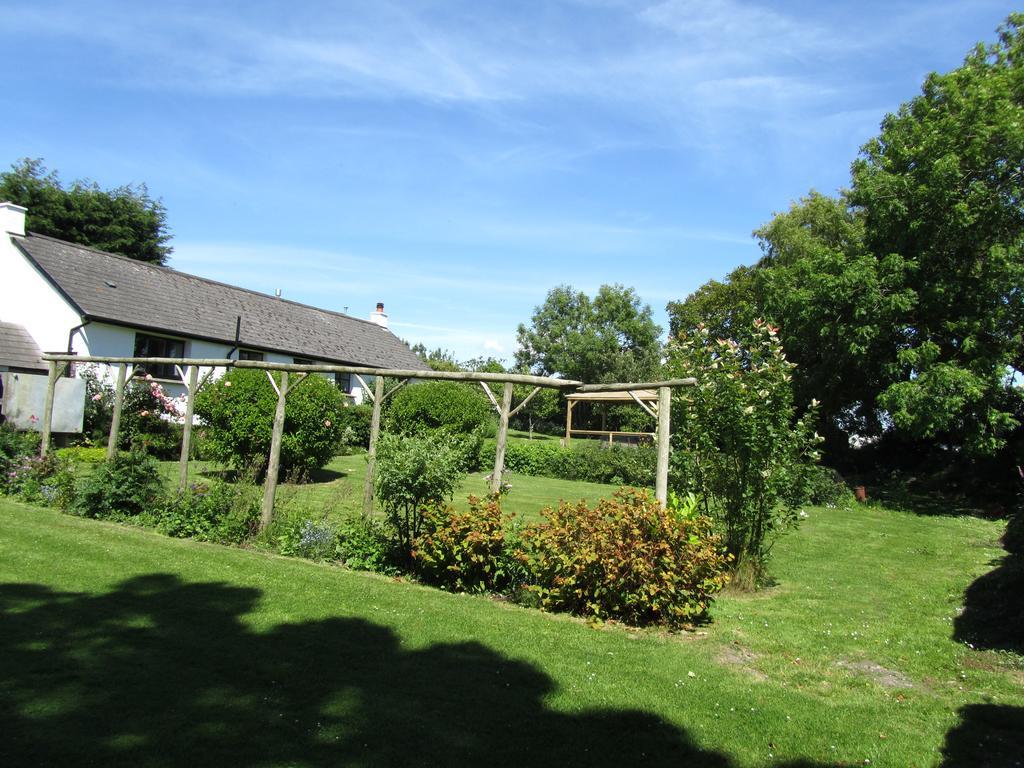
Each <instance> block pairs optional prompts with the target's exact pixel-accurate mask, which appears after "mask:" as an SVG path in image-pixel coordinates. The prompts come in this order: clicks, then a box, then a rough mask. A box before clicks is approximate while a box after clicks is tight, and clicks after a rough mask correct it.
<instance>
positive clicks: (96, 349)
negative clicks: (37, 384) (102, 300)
mask: <svg viewBox="0 0 1024 768" xmlns="http://www.w3.org/2000/svg"><path fill="white" fill-rule="evenodd" d="M76 319H77V318H76ZM136 333H137V331H136V329H134V328H125V327H123V326H118V325H110V324H109V323H99V322H92V323H89V324H88V325H86V326H84V327H83V328H82V329H81V330H80V331H79V332H78V333H76V334H75V339H74V343H73V351H74V352H75V353H76V354H78V355H82V356H85V355H92V356H93V357H131V356H132V355H134V354H135V334H136ZM142 333H147V334H149V335H153V336H167V337H168V338H176V339H181V340H183V341H184V342H185V357H192V358H197V359H227V357H228V354H229V353H231V352H232V351H233V350H234V349H235V347H234V345H233V344H230V345H229V344H224V343H218V342H213V341H205V340H202V339H189V338H188V337H186V336H175V335H174V334H166V333H156V332H151V331H142ZM66 335H67V334H66V333H65V337H66ZM232 357H235V358H237V355H232ZM264 360H265V361H266V362H268V363H292V362H294V361H295V358H294V356H293V355H284V354H280V353H277V352H267V353H265V356H264ZM314 362H323V363H324V364H329V363H328V361H319V360H317V361H314ZM100 368H101V370H102V374H103V376H104V377H105V378H106V379H107V380H108V381H110V382H113V381H115V380H116V378H117V369H116V368H114V367H112V366H101V367H100ZM208 370H209V369H208V368H201V369H200V371H199V377H200V379H202V378H203V377H204V376H206V374H207V372H208ZM223 374H224V369H223V368H218V369H217V370H216V371H215V372H214V376H215V377H216V376H222V375H223ZM364 378H365V377H364ZM158 381H159V382H160V384H161V386H162V387H163V388H164V391H165V392H167V394H169V395H170V396H171V397H178V396H179V395H182V394H184V393H185V386H184V384H183V383H182V382H180V381H178V380H173V379H159V380H158ZM367 381H368V383H370V384H371V386H372V381H373V378H372V377H370V378H369V379H367ZM352 394H353V401H354V402H355V403H357V404H358V403H361V402H362V401H363V391H362V389H361V388H359V387H358V385H357V386H356V387H355V388H354V389H353V392H352Z"/></svg>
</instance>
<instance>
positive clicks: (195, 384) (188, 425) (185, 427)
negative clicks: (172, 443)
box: [178, 365, 199, 493]
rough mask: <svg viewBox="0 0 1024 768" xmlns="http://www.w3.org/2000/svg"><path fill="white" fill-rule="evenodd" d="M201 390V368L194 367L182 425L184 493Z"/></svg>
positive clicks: (180, 479)
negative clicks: (198, 395)
mask: <svg viewBox="0 0 1024 768" xmlns="http://www.w3.org/2000/svg"><path fill="white" fill-rule="evenodd" d="M198 388H199V366H198V365H193V366H192V367H191V368H189V371H188V384H186V385H185V393H186V394H187V395H188V401H187V402H186V404H185V423H184V424H182V425H181V459H180V460H179V462H178V490H179V491H181V492H182V493H184V492H185V489H186V488H188V460H189V454H190V453H191V452H192V451H191V449H192V416H193V414H194V413H195V402H196V390H197V389H198Z"/></svg>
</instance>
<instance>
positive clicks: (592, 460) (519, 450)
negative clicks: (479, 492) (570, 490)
mask: <svg viewBox="0 0 1024 768" xmlns="http://www.w3.org/2000/svg"><path fill="white" fill-rule="evenodd" d="M494 451H495V445H494V443H493V442H488V443H487V444H486V445H485V446H484V449H483V451H482V453H481V456H480V461H481V464H482V465H483V466H485V467H491V466H494ZM657 465H658V453H657V451H656V450H655V449H654V448H651V447H647V446H638V447H626V446H619V445H613V446H603V445H587V444H585V443H583V444H581V443H578V442H577V443H576V444H574V445H572V446H571V447H569V448H564V447H562V446H561V445H559V444H558V443H556V442H554V441H550V440H542V441H537V442H529V443H524V442H516V441H512V442H509V443H508V445H507V447H506V449H505V469H506V471H508V472H517V473H519V474H521V475H535V476H541V477H557V478H560V479H562V480H583V481H586V482H590V483H607V484H610V485H632V486H638V487H647V486H651V485H653V484H654V473H655V470H656V469H657Z"/></svg>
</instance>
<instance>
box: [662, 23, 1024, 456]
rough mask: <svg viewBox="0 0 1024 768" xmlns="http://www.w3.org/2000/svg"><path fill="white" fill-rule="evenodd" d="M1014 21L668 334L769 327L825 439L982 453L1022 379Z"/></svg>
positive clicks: (1015, 422) (1019, 108)
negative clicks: (890, 436)
mask: <svg viewBox="0 0 1024 768" xmlns="http://www.w3.org/2000/svg"><path fill="white" fill-rule="evenodd" d="M1022 24H1024V16H1021V15H1013V16H1011V17H1010V18H1009V19H1008V21H1007V23H1006V24H1005V25H1004V26H1003V27H1002V28H1001V29H1000V33H999V41H998V42H997V43H996V44H994V45H991V46H981V45H979V46H978V47H977V48H975V49H974V50H973V51H972V52H971V53H970V54H969V55H968V56H967V58H966V60H965V62H964V64H963V66H962V67H960V68H958V69H956V70H954V71H952V72H950V73H948V74H943V75H940V74H932V75H930V76H929V77H928V78H927V80H926V81H925V84H924V86H923V88H922V93H921V94H920V95H919V96H917V97H916V98H914V99H912V100H911V101H909V102H908V103H906V104H904V105H903V106H902V107H901V108H900V109H899V110H898V111H897V112H896V113H895V114H892V115H889V116H887V117H886V118H885V120H884V121H883V122H882V126H881V132H880V134H879V136H878V137H876V138H874V139H872V140H871V141H869V142H868V143H867V144H865V145H864V147H863V148H862V150H861V153H860V156H859V157H858V158H857V160H856V161H855V162H854V164H853V171H852V184H851V188H850V189H849V190H848V191H846V192H843V193H842V194H840V195H839V196H838V197H837V198H830V197H826V196H823V195H819V194H815V193H811V194H810V195H809V196H808V197H806V198H804V199H803V200H801V201H799V202H798V203H797V204H795V205H794V206H792V208H791V209H790V210H789V211H787V212H784V213H781V214H778V215H776V216H775V218H774V219H772V221H770V222H769V223H768V224H766V225H765V226H764V227H762V228H761V229H759V230H758V231H757V232H756V233H755V234H756V236H757V237H758V238H759V240H760V242H761V246H762V249H763V251H764V258H762V260H761V261H760V262H759V263H758V264H757V265H756V266H755V267H754V268H752V269H741V270H738V271H737V272H734V273H733V274H732V275H730V277H729V279H727V281H726V282H725V283H709V284H708V285H706V286H704V287H703V288H702V289H701V290H699V291H698V292H696V293H695V294H693V295H692V296H690V297H689V298H688V299H687V300H686V301H684V302H681V303H676V304H671V305H669V311H670V313H671V315H672V325H673V330H678V331H685V330H688V329H692V328H694V327H696V326H697V325H698V324H699V323H702V322H703V323H705V324H706V325H707V326H708V327H710V329H711V331H712V332H713V333H715V334H716V335H721V336H723V337H725V338H735V335H734V334H733V332H732V331H733V329H734V328H735V327H738V326H740V325H742V321H743V320H745V319H747V318H749V317H750V316H751V315H752V314H753V315H755V316H757V315H761V316H764V317H766V318H768V319H770V320H771V321H772V322H774V323H777V324H778V325H779V326H780V328H781V330H780V335H781V337H782V339H783V341H784V343H785V347H786V350H787V352H788V353H789V355H790V357H791V359H792V360H794V361H795V362H796V363H797V364H798V367H797V369H796V371H795V377H796V384H797V392H798V398H799V399H800V400H801V401H807V400H809V399H810V398H811V397H818V398H819V399H820V400H822V402H823V411H822V414H823V418H824V420H825V422H826V423H825V424H823V427H824V429H825V431H826V432H828V431H830V430H831V431H832V432H833V433H835V432H836V431H837V430H838V432H839V433H840V434H843V435H845V434H852V433H858V434H880V433H882V432H883V431H885V430H886V429H888V428H890V427H892V428H894V431H895V433H896V434H898V435H901V436H902V437H903V438H904V439H908V440H918V441H927V442H929V443H930V444H941V445H945V446H947V447H950V448H953V449H962V450H964V451H966V452H967V453H971V454H974V455H990V454H992V453H993V452H994V451H996V450H998V449H999V448H1000V447H1001V446H1003V445H1004V444H1005V442H1006V439H1007V436H1008V435H1009V434H1011V432H1012V431H1013V430H1015V429H1019V427H1020V422H1021V420H1022V416H1024V413H1022V411H1024V406H1022V398H1021V389H1020V387H1019V380H1018V381H1017V382H1016V384H1015V378H1014V377H1015V376H1018V377H1019V375H1020V372H1021V371H1022V369H1024V339H1022V336H1021V333H1022V331H1021V328H1022V320H1024V294H1022V286H1024V253H1022V246H1024V208H1022V201H1024V197H1022V193H1024V186H1022V185H1024V30H1022Z"/></svg>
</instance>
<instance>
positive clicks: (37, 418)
mask: <svg viewBox="0 0 1024 768" xmlns="http://www.w3.org/2000/svg"><path fill="white" fill-rule="evenodd" d="M28 420H29V421H31V422H32V423H33V424H35V423H36V422H37V421H39V417H38V416H36V415H35V414H34V413H33V414H32V415H31V416H29V417H28Z"/></svg>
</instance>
